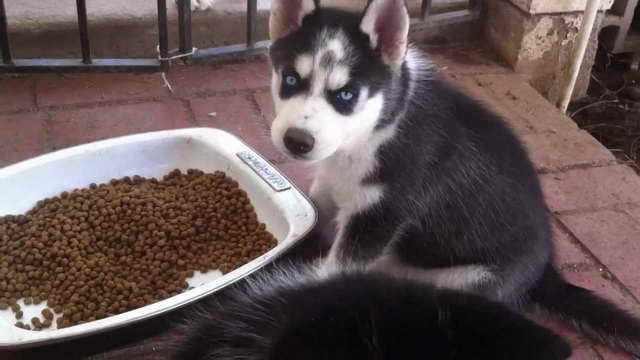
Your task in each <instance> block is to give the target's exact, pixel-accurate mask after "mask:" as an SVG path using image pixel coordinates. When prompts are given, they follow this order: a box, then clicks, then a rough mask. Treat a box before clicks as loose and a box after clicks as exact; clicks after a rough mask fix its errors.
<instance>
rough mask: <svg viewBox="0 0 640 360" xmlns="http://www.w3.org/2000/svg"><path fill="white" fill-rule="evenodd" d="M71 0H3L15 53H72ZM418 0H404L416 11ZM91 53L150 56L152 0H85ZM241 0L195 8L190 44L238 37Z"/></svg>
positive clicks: (260, 21)
mask: <svg viewBox="0 0 640 360" xmlns="http://www.w3.org/2000/svg"><path fill="white" fill-rule="evenodd" d="M167 2H168V16H169V29H170V34H169V39H170V48H175V47H177V38H178V26H177V17H178V14H177V9H176V7H175V5H174V4H173V1H171V0H168V1H167ZM366 2H367V1H366V0H325V1H323V4H327V5H337V6H340V7H346V8H351V9H362V8H364V6H365V5H366ZM466 2H467V1H465V0H439V1H438V0H436V1H434V12H435V13H437V12H443V11H447V10H451V9H459V8H460V7H461V6H462V7H464V4H465V3H466ZM75 3H76V2H75V1H74V0H56V1H42V0H9V1H5V5H6V10H7V16H8V22H9V36H10V41H11V46H12V52H13V56H14V57H15V58H45V57H46V58H77V57H80V39H79V35H78V30H77V18H76V7H75ZM420 3H421V1H420V0H410V1H409V4H410V8H411V13H412V15H413V16H418V14H419V11H420ZM270 4H271V0H258V16H257V38H258V40H265V39H267V37H268V15H269V8H270ZM87 12H88V16H89V32H90V38H91V50H92V54H93V56H94V57H96V58H144V57H155V56H157V54H156V46H157V43H158V35H157V27H158V25H157V8H156V1H154V0H88V1H87ZM245 14H246V1H240V0H217V1H216V2H215V4H214V6H213V8H211V9H208V10H203V11H195V12H194V13H193V18H192V23H193V26H192V31H193V44H194V46H196V47H198V48H207V47H212V46H221V45H230V44H238V43H244V41H245V36H246V35H245V27H246V25H245Z"/></svg>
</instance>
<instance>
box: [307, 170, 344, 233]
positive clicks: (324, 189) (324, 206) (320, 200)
mask: <svg viewBox="0 0 640 360" xmlns="http://www.w3.org/2000/svg"><path fill="white" fill-rule="evenodd" d="M310 196H311V200H313V202H314V204H315V205H316V209H317V210H318V222H317V224H316V227H315V230H314V231H318V232H323V231H325V230H327V227H328V226H329V224H330V223H331V222H332V221H333V219H334V218H335V215H336V212H337V209H338V207H337V206H336V203H335V201H334V200H333V193H332V192H331V187H330V186H329V184H328V183H327V182H325V181H323V180H322V178H320V177H316V178H315V179H314V180H313V183H312V184H311V189H310Z"/></svg>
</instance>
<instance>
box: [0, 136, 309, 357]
mask: <svg viewBox="0 0 640 360" xmlns="http://www.w3.org/2000/svg"><path fill="white" fill-rule="evenodd" d="M243 159H244V160H243ZM249 164H251V165H249ZM176 168H177V169H180V170H182V171H186V170H187V169H190V168H195V169H200V170H203V171H205V172H213V171H216V170H221V171H224V172H225V173H226V174H227V175H228V176H230V177H232V178H233V179H234V180H236V181H237V182H238V183H239V184H240V187H241V188H242V189H243V190H245V191H246V192H247V194H248V196H249V198H250V199H251V202H252V204H253V205H254V208H255V210H256V213H257V215H258V219H259V221H261V222H263V223H265V224H266V225H267V230H269V231H270V232H271V233H272V234H273V235H274V236H275V237H276V239H277V240H278V245H277V246H276V247H275V248H273V249H271V250H270V251H269V252H267V253H266V254H264V255H262V256H260V257H258V258H256V259H254V260H253V261H251V262H249V263H247V264H245V265H244V266H242V267H240V268H238V269H236V270H234V271H232V272H229V273H227V274H225V275H222V274H221V273H220V272H217V271H215V272H212V271H209V272H208V273H207V274H201V273H198V272H196V273H195V275H194V276H193V277H192V278H190V279H188V282H189V285H190V287H193V288H192V289H190V290H187V291H185V292H183V293H181V294H178V295H175V296H173V297H170V298H168V299H165V300H162V301H159V302H156V303H153V304H150V305H147V306H144V307H142V308H138V309H135V310H131V311H128V312H125V313H122V314H118V315H114V316H110V317H108V318H104V319H100V320H96V321H92V322H90V323H85V324H80V325H76V326H72V327H68V328H63V329H56V328H55V321H54V325H53V326H52V327H51V328H50V329H44V330H42V331H30V330H24V329H20V328H17V327H15V326H14V323H15V322H16V320H15V317H14V314H13V313H12V312H11V310H10V309H9V310H0V349H3V348H4V349H6V348H20V347H28V346H35V345H40V344H46V343H51V342H58V341H62V340H66V339H70V338H76V337H80V336H85V335H89V334H95V333H97V332H101V331H105V330H110V329H114V328H117V327H120V326H124V325H127V324H131V323H134V322H137V321H140V320H143V319H146V318H150V317H152V316H156V315H160V314H162V313H165V312H167V311H170V310H173V309H176V308H178V307H180V306H183V305H186V304H188V303H191V302H193V301H195V300H197V299H199V298H201V297H203V296H205V295H209V294H211V293H213V292H215V291H217V290H220V289H222V288H223V287H225V286H227V285H229V284H231V283H233V282H235V281H237V280H239V279H241V278H243V277H245V276H247V275H249V274H250V273H252V272H254V271H256V270H257V269H259V268H261V267H263V266H264V265H266V264H268V263H269V262H271V261H273V260H274V259H275V258H276V257H278V256H279V255H281V254H283V253H284V252H285V251H286V250H287V249H288V248H290V247H291V246H292V245H294V244H295V243H296V242H297V241H299V240H300V239H301V238H302V237H304V235H306V234H307V233H308V232H309V231H310V230H311V229H312V228H313V226H314V225H315V222H316V217H317V216H316V211H315V209H314V207H313V205H312V203H311V202H310V201H309V199H308V198H307V197H306V196H305V195H304V194H303V193H302V192H301V191H300V190H299V189H297V188H296V187H295V186H294V185H293V184H291V183H290V182H289V181H288V180H287V179H286V178H285V177H284V176H283V175H282V174H280V173H279V172H278V171H277V170H276V169H275V168H273V167H272V166H271V165H270V164H269V163H268V162H267V161H265V160H264V159H263V158H262V157H260V156H259V155H258V154H257V153H256V152H255V151H254V150H252V149H251V148H250V147H249V146H247V145H246V144H245V143H243V142H242V141H241V140H239V139H238V138H236V137H235V136H233V135H231V134H229V133H226V132H224V131H221V130H217V129H210V128H193V129H184V130H169V131H158V132H151V133H145V134H139V135H131V136H124V137H119V138H113V139H109V140H104V141H98V142H94V143H90V144H85V145H80V146H76V147H72V148H69V149H65V150H60V151H56V152H53V153H50V154H47V155H43V156H39V157H36V158H33V159H30V160H26V161H23V162H20V163H18V164H15V165H12V166H8V167H6V168H2V169H0V215H7V214H24V213H25V212H26V211H28V210H29V209H30V208H32V207H33V206H34V205H35V203H36V202H37V201H38V200H41V199H43V198H46V197H51V196H55V195H57V194H59V193H60V192H62V191H70V190H73V189H75V188H82V187H87V186H89V184H91V183H102V182H108V181H109V180H110V179H112V178H120V177H124V176H133V175H140V176H144V177H157V178H158V177H161V176H163V175H165V174H167V173H169V172H170V171H171V170H173V169H176ZM123 276H126V274H123ZM20 305H21V307H22V310H23V311H24V317H23V319H22V321H23V322H25V323H28V322H29V321H30V319H31V317H33V316H37V315H39V314H40V311H41V310H42V309H44V307H45V304H44V303H42V304H40V305H38V306H34V305H30V306H25V305H24V303H23V302H22V301H20Z"/></svg>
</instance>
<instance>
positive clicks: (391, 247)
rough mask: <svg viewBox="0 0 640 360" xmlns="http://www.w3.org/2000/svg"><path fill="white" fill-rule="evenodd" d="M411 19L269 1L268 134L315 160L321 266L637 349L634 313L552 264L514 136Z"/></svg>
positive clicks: (393, 4)
mask: <svg viewBox="0 0 640 360" xmlns="http://www.w3.org/2000/svg"><path fill="white" fill-rule="evenodd" d="M409 23H410V20H409V15H408V10H407V6H406V4H405V2H404V1H403V0H371V1H369V4H368V6H367V8H366V9H365V11H364V13H363V14H353V13H349V12H345V11H341V10H337V9H330V8H323V7H320V5H319V3H318V1H313V0H273V1H272V11H271V18H270V35H271V39H272V40H273V43H272V46H271V48H270V58H271V63H272V66H273V77H272V95H273V99H274V102H275V108H276V118H275V120H274V122H273V124H272V127H271V135H272V140H273V142H274V144H275V145H276V146H277V147H278V148H279V149H280V150H281V151H282V152H283V153H285V154H287V155H289V156H290V157H292V158H295V159H298V160H300V161H301V162H304V163H308V164H312V165H313V166H315V168H316V175H315V179H314V182H313V184H312V188H311V196H312V198H313V200H314V201H315V203H316V205H317V206H318V209H319V213H320V218H321V224H327V223H328V222H329V221H331V220H335V222H336V224H337V235H336V239H335V241H334V243H333V245H332V247H331V249H330V251H329V254H328V256H327V257H326V259H324V260H323V262H322V264H321V265H320V267H319V270H318V272H319V274H320V275H322V276H330V275H331V274H332V273H335V272H340V271H342V269H345V268H354V267H355V268H360V269H366V270H367V271H375V272H382V273H387V274H393V275H395V276H400V277H405V278H411V279H414V280H419V281H422V282H424V283H428V284H431V285H433V286H435V287H437V288H447V289H454V290H460V291H464V292H468V293H473V294H477V295H480V296H482V297H484V298H487V299H491V300H495V301H498V302H501V303H502V304H504V305H506V306H508V307H510V308H513V309H520V308H521V307H522V306H523V305H526V304H529V303H533V304H536V305H538V306H540V307H541V308H543V309H546V310H547V311H549V312H550V313H552V314H554V315H556V316H558V317H560V318H561V319H564V320H566V321H568V322H569V323H571V324H573V325H575V326H576V327H577V328H579V329H580V330H582V331H584V332H585V333H586V334H587V335H589V336H591V337H592V338H594V339H595V340H598V341H602V342H605V343H607V344H610V345H613V346H615V347H618V348H621V349H624V350H626V351H629V352H631V353H634V354H636V355H637V354H640V321H638V320H636V319H634V318H633V317H631V316H630V315H628V314H627V313H626V312H624V311H622V310H620V309H618V308H616V307H615V306H614V305H612V304H610V303H609V302H607V301H605V300H603V299H601V298H599V297H597V296H595V295H594V294H592V293H591V292H590V291H588V290H586V289H583V288H580V287H577V286H574V285H571V284H568V283H566V282H565V281H564V280H563V279H562V277H561V276H560V275H559V274H558V272H556V270H555V269H554V268H553V266H552V263H553V257H554V255H553V246H552V241H551V228H550V220H549V217H548V209H547V207H546V204H545V202H544V198H543V194H542V191H541V188H540V184H539V182H538V178H537V176H536V173H535V171H534V168H533V166H532V164H531V162H530V160H529V158H528V155H527V153H526V151H525V150H524V148H523V146H522V145H521V143H520V142H519V141H518V140H517V139H516V137H515V136H514V134H513V133H512V132H511V131H510V129H509V128H508V127H507V126H506V125H505V124H504V122H503V121H502V119H500V118H499V117H498V116H497V115H496V114H494V113H493V112H491V111H489V110H487V109H486V108H485V107H484V106H482V105H480V104H478V102H476V101H474V100H472V99H471V98H469V97H468V96H466V95H464V94H462V93H460V92H459V91H457V90H455V89H454V88H452V87H451V86H449V85H448V84H447V83H445V82H444V81H443V80H442V79H441V78H440V77H438V75H437V74H435V73H434V72H433V71H432V70H431V69H430V68H429V64H428V62H426V61H425V60H423V59H422V58H421V55H420V54H419V53H418V52H417V51H416V50H415V49H413V48H411V47H410V46H409V45H408V31H409ZM540 116H545V114H540ZM389 286H394V285H393V284H390V285H389ZM335 299H336V301H337V302H342V301H345V300H346V299H344V298H343V297H341V296H338V295H336V296H335Z"/></svg>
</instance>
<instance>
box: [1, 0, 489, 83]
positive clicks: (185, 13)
mask: <svg viewBox="0 0 640 360" xmlns="http://www.w3.org/2000/svg"><path fill="white" fill-rule="evenodd" d="M482 3H483V2H482V1H481V0H469V1H468V6H466V7H465V8H464V9H460V10H455V11H449V12H445V13H438V14H432V13H431V11H432V8H433V2H432V0H423V1H422V6H421V14H420V15H421V18H420V19H418V20H417V21H414V22H412V26H413V27H417V28H422V27H431V26H438V25H442V24H443V23H444V24H446V23H457V22H463V21H471V20H475V19H477V18H478V16H479V14H480V13H481V5H482ZM463 4H466V3H465V2H463ZM157 6H158V53H157V54H156V57H150V58H143V59H137V58H136V59H134V58H131V59H104V58H98V59H94V58H93V57H92V56H91V47H90V32H89V21H88V18H87V7H86V0H76V7H77V12H78V33H79V36H80V50H81V54H82V58H81V59H51V58H49V59H47V58H38V59H19V58H13V57H12V52H11V46H10V38H9V31H8V30H9V27H8V23H7V14H6V9H5V5H4V0H0V52H1V53H2V62H1V63H0V73H28V72H164V71H167V70H168V68H169V66H170V64H171V62H172V61H174V60H178V59H183V60H199V59H208V58H212V57H220V56H229V55H231V56H245V55H249V54H253V53H259V52H263V51H264V50H266V49H267V48H268V47H269V44H270V42H269V41H268V40H265V41H257V33H256V23H257V17H258V11H257V6H258V5H257V0H247V11H246V41H245V43H244V44H236V45H227V46H218V47H212V48H207V49H196V48H194V47H193V44H192V36H191V0H178V1H177V8H178V48H177V49H175V50H169V26H168V19H167V1H166V0H157Z"/></svg>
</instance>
